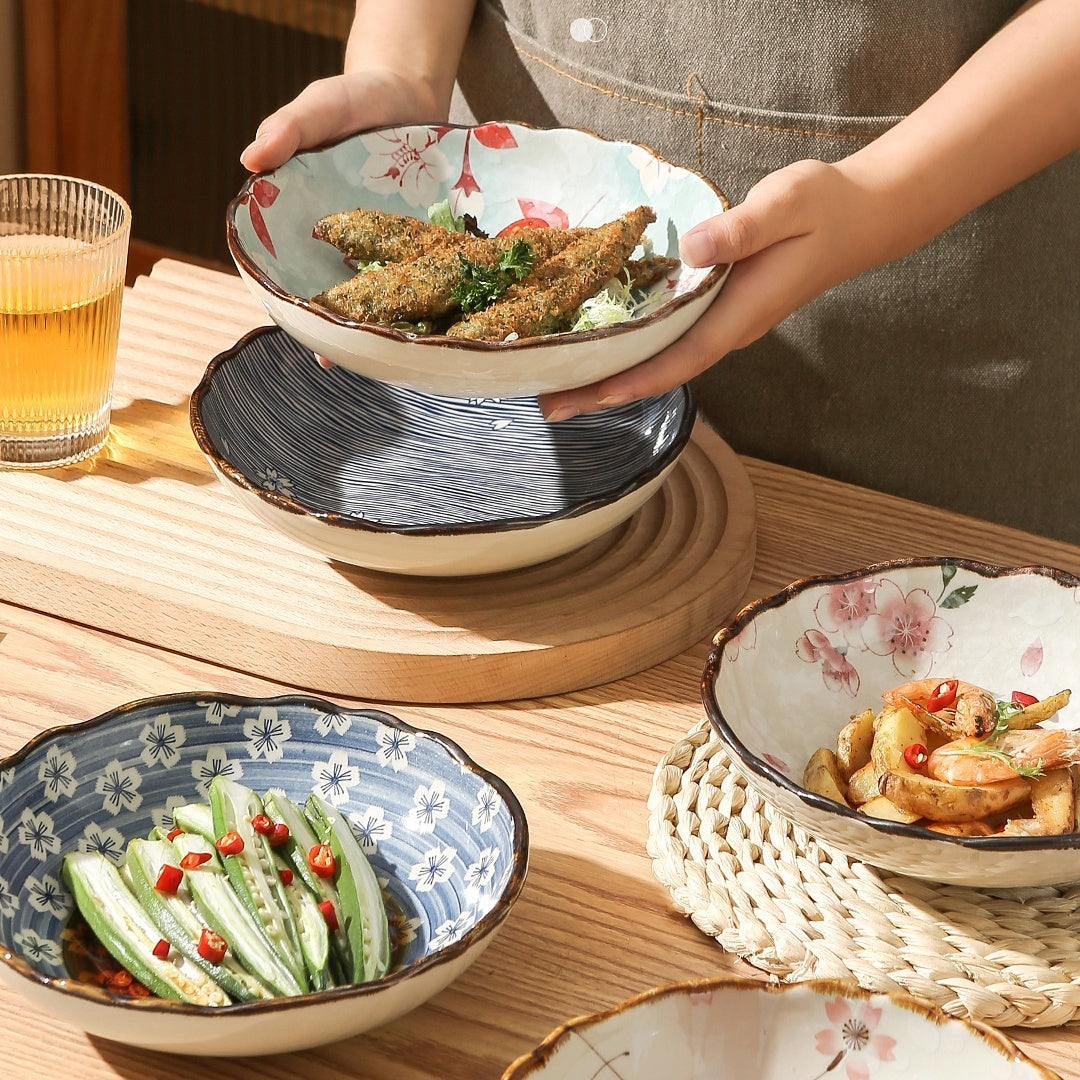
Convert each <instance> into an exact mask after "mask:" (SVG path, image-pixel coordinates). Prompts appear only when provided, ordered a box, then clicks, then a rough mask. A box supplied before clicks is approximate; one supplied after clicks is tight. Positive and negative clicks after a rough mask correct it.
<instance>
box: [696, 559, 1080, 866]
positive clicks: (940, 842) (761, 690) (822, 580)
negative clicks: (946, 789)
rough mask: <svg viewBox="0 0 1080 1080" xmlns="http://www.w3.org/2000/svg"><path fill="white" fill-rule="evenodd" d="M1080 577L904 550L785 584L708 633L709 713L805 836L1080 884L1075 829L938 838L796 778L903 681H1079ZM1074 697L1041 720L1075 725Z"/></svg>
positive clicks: (1050, 684)
mask: <svg viewBox="0 0 1080 1080" xmlns="http://www.w3.org/2000/svg"><path fill="white" fill-rule="evenodd" d="M1078 656H1080V579H1078V578H1075V577H1072V576H1071V575H1069V574H1066V573H1063V572H1062V571H1059V570H1054V569H1049V568H1046V567H1038V566H1035V567H1019V568H1014V567H1002V566H991V565H987V564H985V563H980V562H974V561H971V560H967V559H959V558H922V559H903V560H898V561H895V562H885V563H879V564H877V565H874V566H868V567H864V568H862V569H859V570H852V571H850V572H849V573H843V574H832V575H828V576H824V577H813V578H806V579H803V580H801V581H796V582H794V583H793V584H791V585H789V586H788V587H787V588H785V589H783V590H781V591H780V592H778V593H776V594H775V595H773V596H769V597H766V598H765V599H763V600H758V601H755V602H754V603H752V604H750V605H749V606H747V607H745V608H744V609H743V610H742V611H741V612H739V613H738V615H737V616H736V617H735V618H734V620H733V621H732V622H731V623H730V624H728V625H727V626H725V627H724V628H723V629H722V630H721V631H720V632H719V633H718V634H717V635H716V637H715V640H714V645H713V648H712V649H711V650H710V652H709V655H708V658H707V661H706V665H705V671H704V676H703V679H702V695H703V700H704V704H705V708H706V711H707V712H708V715H709V718H710V720H711V721H712V724H713V727H714V729H715V731H716V733H717V734H718V735H719V737H720V739H721V740H722V741H723V742H724V743H725V744H726V747H727V749H728V751H729V752H730V754H731V758H732V763H733V764H734V766H735V768H737V769H738V771H739V772H740V773H742V774H743V775H744V776H745V778H746V780H747V782H748V783H749V784H750V785H752V786H753V787H754V788H756V789H757V790H758V791H759V792H760V793H761V794H762V796H763V797H764V798H765V799H767V800H768V801H769V802H771V803H772V804H773V805H774V806H776V807H777V808H778V809H779V810H780V811H781V812H782V813H783V814H784V815H785V816H786V817H787V818H789V819H790V820H791V821H793V822H795V823H796V824H797V825H801V826H802V827H803V828H804V829H806V831H807V832H808V833H810V835H811V836H813V837H815V838H816V839H819V840H822V841H825V842H826V843H828V844H830V845H832V846H833V847H835V848H837V849H838V850H840V851H842V852H844V853H845V854H846V855H848V856H850V857H853V858H856V859H860V860H862V861H864V862H867V863H870V864H872V865H874V866H877V867H880V868H882V869H885V870H891V871H895V872H897V873H902V874H909V875H912V876H914V877H919V878H927V879H930V880H933V881H939V882H947V883H950V884H956V885H971V886H982V887H1010V886H1024V885H1047V884H1052V883H1059V882H1063V881H1071V880H1077V879H1080V833H1075V832H1074V833H1068V834H1065V835H1062V836H1046V837H1035V836H1031V837H1024V836H1014V837H1004V836H989V837H978V838H962V837H951V836H943V835H941V834H939V833H936V832H931V831H930V830H928V829H925V828H922V827H920V826H916V825H906V824H900V823H896V822H889V821H883V820H880V819H877V818H870V817H867V816H865V815H863V814H859V813H857V812H856V811H854V810H851V809H848V808H847V807H845V806H842V805H840V804H839V803H836V802H833V801H832V800H831V799H826V798H823V797H822V796H820V795H816V794H813V793H812V792H810V791H808V790H806V788H804V787H803V786H802V782H801V781H802V775H803V767H804V766H805V764H806V762H807V759H808V758H809V757H810V755H811V754H812V753H813V752H814V751H815V750H816V749H818V747H822V746H826V747H834V746H835V745H836V736H837V733H838V732H839V730H840V728H841V727H843V725H844V724H845V723H846V722H847V720H848V719H849V717H851V716H852V715H853V714H855V713H857V712H861V711H862V710H864V709H874V710H875V711H876V710H878V709H880V708H881V706H882V704H883V703H882V700H881V694H882V691H883V690H886V689H888V688H891V687H895V686H898V685H899V684H900V683H903V682H906V681H908V680H910V679H921V678H929V679H945V678H952V677H955V678H960V679H963V680H964V681H966V682H970V683H974V684H975V685H977V686H981V687H984V688H985V689H987V690H989V691H991V692H992V693H993V694H994V695H995V696H996V697H998V698H999V699H1005V700H1007V699H1008V698H1009V697H1010V696H1011V694H1012V691H1014V690H1020V691H1023V692H1025V693H1029V694H1033V695H1035V696H1037V697H1046V696H1048V695H1050V694H1052V693H1055V692H1057V691H1059V690H1064V689H1073V690H1080V686H1078V685H1077V657H1078ZM1078 700H1080V698H1077V697H1076V696H1074V699H1073V704H1071V705H1069V706H1067V707H1066V708H1065V709H1064V710H1062V712H1061V713H1059V714H1058V717H1056V718H1055V719H1054V721H1052V722H1051V723H1053V724H1056V725H1059V726H1065V727H1075V726H1076V725H1077V724H1078V722H1080V713H1078V710H1080V705H1078V704H1077V703H1076V702H1077V701H1078Z"/></svg>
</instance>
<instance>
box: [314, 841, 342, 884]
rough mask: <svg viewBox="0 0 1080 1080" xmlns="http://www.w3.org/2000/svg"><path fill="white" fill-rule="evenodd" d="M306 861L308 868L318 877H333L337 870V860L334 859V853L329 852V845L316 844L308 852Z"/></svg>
mask: <svg viewBox="0 0 1080 1080" xmlns="http://www.w3.org/2000/svg"><path fill="white" fill-rule="evenodd" d="M307 861H308V866H310V867H311V869H312V870H314V871H315V873H316V874H318V875H319V877H333V876H334V871H335V870H337V860H336V859H335V858H334V853H333V852H332V851H331V850H330V845H329V844H316V845H315V846H314V847H313V848H312V849H311V850H310V851H309V852H308V856H307Z"/></svg>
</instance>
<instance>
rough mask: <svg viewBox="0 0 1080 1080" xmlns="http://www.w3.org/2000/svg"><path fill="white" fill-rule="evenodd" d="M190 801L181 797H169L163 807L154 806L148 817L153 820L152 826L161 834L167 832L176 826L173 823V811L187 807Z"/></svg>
mask: <svg viewBox="0 0 1080 1080" xmlns="http://www.w3.org/2000/svg"><path fill="white" fill-rule="evenodd" d="M190 801H191V800H190V799H185V798H184V796H183V795H170V796H169V797H168V798H167V799H166V800H165V805H164V806H155V807H154V809H153V810H152V811H151V813H150V816H151V817H152V818H153V819H154V824H155V825H156V826H157V827H158V828H159V829H161V830H162V831H163V832H168V831H169V830H170V829H171V828H173V826H174V825H175V824H176V822H175V821H173V811H174V810H175V809H176V808H177V807H178V806H187V804H188V803H189V802H190Z"/></svg>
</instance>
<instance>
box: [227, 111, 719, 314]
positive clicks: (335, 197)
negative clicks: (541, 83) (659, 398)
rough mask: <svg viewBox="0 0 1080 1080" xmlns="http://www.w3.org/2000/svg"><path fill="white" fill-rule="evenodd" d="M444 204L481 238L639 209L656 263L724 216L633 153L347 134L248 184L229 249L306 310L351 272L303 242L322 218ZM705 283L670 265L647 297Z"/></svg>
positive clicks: (324, 248)
mask: <svg viewBox="0 0 1080 1080" xmlns="http://www.w3.org/2000/svg"><path fill="white" fill-rule="evenodd" d="M444 199H447V200H449V202H450V205H451V208H452V210H453V212H454V213H455V214H456V215H458V216H460V215H464V214H471V215H473V216H474V217H475V218H476V219H477V222H478V223H479V226H480V228H481V229H483V230H484V231H485V232H488V233H490V234H491V235H495V234H496V233H498V232H499V231H500V230H502V229H504V228H505V227H507V226H509V225H511V224H513V223H515V222H519V221H521V220H522V219H524V218H528V219H531V220H533V221H536V220H539V221H542V222H544V223H546V224H550V225H554V226H557V227H562V228H566V227H576V226H596V225H601V224H603V223H605V222H607V221H611V220H613V219H614V218H616V217H618V216H619V215H620V214H622V213H625V212H626V211H628V210H630V209H633V208H634V207H637V206H640V205H643V204H647V205H650V206H652V207H653V209H654V210H655V211H656V218H657V220H656V221H655V222H654V223H653V224H652V225H650V226H649V228H648V230H647V231H646V234H645V236H646V239H647V240H648V242H649V243H650V244H651V247H652V250H653V251H654V252H655V253H656V254H658V255H668V256H675V257H677V256H678V238H679V236H680V235H681V234H682V233H683V232H684V231H685V230H687V229H689V228H690V227H691V226H693V225H695V224H697V223H698V222H700V221H702V220H704V219H705V218H708V217H712V216H714V215H715V214H718V213H720V212H721V211H722V210H723V209H724V198H723V196H722V195H721V194H720V193H719V192H718V191H717V190H716V189H715V188H714V187H713V186H712V185H711V184H709V183H708V182H707V181H706V180H705V179H704V178H703V177H701V176H699V175H698V174H696V173H694V172H692V171H690V170H687V169H682V168H679V167H676V166H673V165H670V164H668V163H666V162H664V161H662V160H661V159H660V158H658V157H657V156H656V155H655V154H653V153H652V152H650V151H649V150H647V149H645V148H644V147H641V146H637V145H635V144H633V143H624V142H610V141H607V140H604V139H601V138H599V137H598V136H596V135H593V134H590V133H589V132H585V131H579V130H574V129H567V128H557V129H546V130H545V129H535V128H530V127H527V126H524V125H521V124H502V123H491V124H484V125H481V126H479V127H475V128H465V127H454V126H450V125H422V126H413V127H399V128H386V129H381V130H377V131H371V132H366V133H363V134H360V135H355V136H352V137H350V138H348V139H345V140H343V141H341V142H339V143H336V144H334V145H333V146H329V147H325V148H323V149H320V150H314V151H308V152H303V153H300V154H297V155H296V156H295V157H293V158H291V159H290V160H289V161H287V162H286V163H285V164H284V165H282V166H281V167H280V168H278V169H277V170H275V171H274V172H273V173H272V174H269V175H265V176H258V177H254V178H252V179H250V180H249V181H248V182H247V183H246V184H245V186H244V188H243V190H242V191H241V193H240V195H239V196H238V198H237V199H235V200H234V201H233V202H232V204H231V205H230V207H229V211H228V226H229V232H230V242H231V244H232V246H233V251H234V256H238V257H239V260H240V261H242V262H243V263H245V264H246V265H247V267H248V268H249V270H250V271H252V272H254V273H255V274H257V275H261V276H262V278H263V279H264V284H265V285H266V286H267V287H269V288H270V289H271V290H274V291H276V292H277V293H279V294H280V295H283V296H287V297H294V298H299V299H300V300H301V301H306V300H307V299H309V298H310V297H312V296H314V295H315V294H316V293H319V292H321V291H323V290H324V289H326V288H328V287H329V286H331V285H333V284H335V283H337V282H339V281H343V280H344V279H345V278H347V277H349V276H351V274H352V273H353V269H352V267H351V266H349V265H348V264H347V263H346V261H345V259H344V257H343V256H342V255H341V253H340V252H338V251H337V250H336V249H335V248H333V247H332V246H331V245H329V244H327V243H325V242H323V241H321V240H318V239H316V238H315V237H313V235H312V229H313V227H314V225H315V222H316V221H317V220H318V219H319V218H320V217H322V216H324V215H326V214H330V213H335V212H337V211H341V210H351V209H354V208H357V207H366V208H376V209H380V210H385V211H388V212H391V213H396V214H408V215H411V216H413V217H422V218H425V219H426V217H427V210H428V207H430V206H432V205H433V204H435V203H437V202H440V201H442V200H444ZM710 273H712V275H713V277H715V276H716V275H715V271H713V270H712V268H696V269H695V268H691V267H685V266H682V265H680V266H679V268H678V269H677V270H676V271H674V272H673V273H672V275H671V276H670V277H669V278H668V279H665V280H663V281H661V282H659V283H657V285H656V286H654V287H653V290H652V291H653V292H655V293H657V294H658V295H660V296H661V297H662V298H663V299H668V298H674V297H678V296H682V295H684V294H686V293H688V292H692V291H693V290H695V289H696V288H698V287H699V286H700V285H701V284H702V283H704V282H705V280H706V278H708V277H709V276H710ZM657 306H658V305H653V306H651V307H649V308H647V309H644V310H643V311H642V312H641V313H639V315H637V316H635V317H636V318H642V317H646V316H650V315H652V314H653V313H654V312H655V310H656V307H657ZM327 317H328V318H331V319H334V318H335V317H333V316H330V315H327ZM335 321H342V320H335Z"/></svg>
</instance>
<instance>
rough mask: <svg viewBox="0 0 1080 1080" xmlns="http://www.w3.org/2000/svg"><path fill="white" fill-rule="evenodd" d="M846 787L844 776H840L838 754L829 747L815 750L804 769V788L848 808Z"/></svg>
mask: <svg viewBox="0 0 1080 1080" xmlns="http://www.w3.org/2000/svg"><path fill="white" fill-rule="evenodd" d="M846 786H847V785H846V784H845V783H844V778H843V776H841V775H840V766H839V765H838V764H837V762H836V754H834V753H833V752H832V751H831V750H830V749H829V748H828V747H827V746H823V747H821V749H820V750H815V751H814V752H813V754H811V755H810V760H809V761H808V762H807V763H806V768H805V769H803V787H805V788H807V789H808V790H809V791H812V792H814V794H815V795H824V796H825V798H826V799H832V800H833V802H838V803H840V804H842V805H843V806H847V805H848V801H847V797H846V795H845V788H846Z"/></svg>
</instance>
